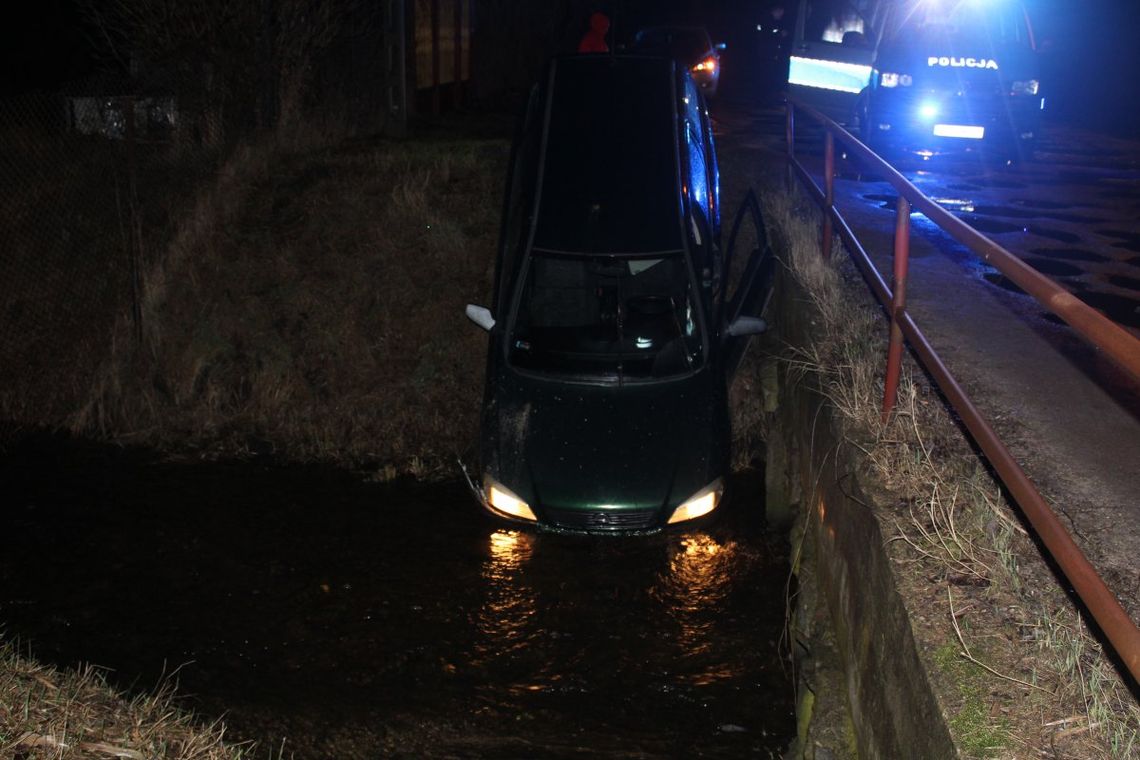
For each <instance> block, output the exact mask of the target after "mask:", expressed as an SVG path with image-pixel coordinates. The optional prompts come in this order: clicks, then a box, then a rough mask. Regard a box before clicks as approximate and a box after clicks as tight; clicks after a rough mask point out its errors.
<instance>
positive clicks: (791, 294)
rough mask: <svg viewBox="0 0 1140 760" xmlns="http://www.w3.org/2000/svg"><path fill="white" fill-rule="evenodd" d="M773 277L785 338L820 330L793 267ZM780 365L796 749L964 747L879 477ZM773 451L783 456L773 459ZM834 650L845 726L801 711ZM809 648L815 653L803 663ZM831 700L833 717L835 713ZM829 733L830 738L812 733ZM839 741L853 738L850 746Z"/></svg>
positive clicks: (774, 439) (945, 754)
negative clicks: (956, 736)
mask: <svg viewBox="0 0 1140 760" xmlns="http://www.w3.org/2000/svg"><path fill="white" fill-rule="evenodd" d="M778 278H779V279H780V281H779V282H778V284H777V290H776V292H777V300H776V302H775V303H773V306H775V307H776V309H775V311H774V313H775V315H776V319H775V320H774V321H775V323H776V329H777V331H778V334H777V335H776V336H775V337H776V339H777V340H778V341H779V343H781V344H783V345H784V346H792V347H794V346H802V345H806V344H807V343H806V342H807V341H809V340H811V338H812V333H813V330H814V325H813V322H812V319H811V305H810V302H809V300H808V299H807V298H806V297H805V295H804V294H803V292H802V291H801V290H800V289H799V287H798V285H797V283H796V282H795V281H794V279H793V278H792V277H790V276H788V274H787V273H786V272H781V273H780V274H779V275H778ZM778 374H779V379H778V385H779V388H778V393H779V401H778V408H777V410H776V412H775V414H774V416H773V418H772V426H771V431H770V434H769V442H768V468H767V469H768V473H769V476H768V494H767V499H768V502H769V504H770V508H771V509H773V510H775V512H774V516H775V518H776V520H777V521H779V517H780V514H781V513H782V514H784V515H788V516H795V518H796V525H795V528H794V529H793V531H792V541H793V548H794V550H795V551H794V556H796V557H797V558H798V559H797V564H798V567H795V568H793V569H794V570H795V571H796V573H797V577H798V579H799V583H798V587H799V593H798V596H797V604H796V611H795V617H794V621H793V630H794V631H795V633H796V636H797V651H796V654H797V660H798V661H799V662H800V663H801V667H800V676H801V677H800V686H801V687H802V688H801V698H800V699H799V707H798V709H799V710H800V711H801V715H800V716H799V722H800V724H801V731H800V741H799V742H798V743H797V747H796V748H795V749H794V750H793V753H792V755H793V756H794V757H796V758H818V757H825V756H826V757H834V756H838V755H843V754H848V753H849V752H852V751H853V752H857V754H858V757H860V758H930V759H936V758H953V757H957V756H958V752H957V749H956V748H955V746H954V742H953V740H952V739H951V734H950V730H949V728H948V727H947V725H946V721H945V719H944V718H943V715H942V712H941V710H940V708H939V704H938V700H937V698H936V697H935V694H934V692H933V690H932V688H931V685H930V679H929V676H928V674H927V672H926V670H925V668H924V665H923V662H922V660H921V659H920V657H919V654H918V650H917V647H916V645H915V640H914V636H913V634H912V631H911V623H910V619H909V616H908V613H907V609H906V606H905V604H904V602H903V599H902V597H901V596H900V593H899V591H898V588H897V585H896V580H895V576H894V572H893V570H892V567H891V563H890V559H889V557H888V556H887V552H886V548H885V546H884V532H883V530H882V527H881V525H880V523H879V519H878V517H877V516H876V510H875V508H874V504H873V502H872V501H871V500H870V498H869V497H868V493H871V492H874V491H875V489H873V488H866V487H864V485H863V484H862V483H861V482H860V477H861V476H860V475H859V470H860V468H859V467H858V461H859V457H860V456H861V453H860V452H859V451H858V450H857V449H856V448H855V447H853V446H848V445H845V444H844V436H843V434H842V430H841V429H840V426H839V423H838V421H837V420H836V419H835V418H834V416H833V414H832V410H831V407H830V404H829V402H828V400H827V399H826V398H824V397H822V396H821V395H820V394H819V393H817V392H816V391H815V390H813V389H812V388H810V387H808V383H807V382H798V383H797V382H792V380H791V379H790V378H789V376H788V373H787V372H786V371H785V367H784V366H781V369H780V372H779V373H778ZM778 463H783V464H784V465H786V466H774V465H777V464H778ZM796 505H798V509H796V508H795V506H796ZM829 652H833V653H834V654H833V655H832V659H836V660H837V664H836V666H835V668H833V669H834V670H837V671H838V678H837V679H835V680H837V681H838V683H839V688H840V689H841V690H842V691H843V693H844V696H845V698H846V699H845V701H846V710H847V712H848V715H847V720H848V721H849V727H848V728H847V729H846V730H843V729H837V728H836V727H835V726H834V725H832V727H831V728H830V730H828V731H822V730H820V729H819V728H818V727H813V726H811V725H810V723H811V715H810V714H803V713H811V712H812V711H813V708H815V712H816V714H817V715H818V703H819V697H820V696H822V695H821V692H820V684H819V683H816V684H814V685H811V684H805V683H804V678H803V676H804V674H807V673H813V672H814V673H819V672H820V671H823V672H826V670H827V666H826V665H825V664H824V663H825V661H826V660H827V659H828V657H827V655H828V653H829ZM813 660H819V662H813V664H812V665H811V666H810V667H804V666H803V665H802V663H803V662H805V661H813ZM824 677H825V676H824ZM809 692H810V694H809ZM805 696H807V698H804V697H805ZM832 699H834V696H832ZM834 712H835V710H834V709H832V715H831V716H830V717H828V718H826V720H828V721H830V722H831V723H832V724H834V722H835V715H834ZM822 734H828V735H829V737H830V741H829V742H828V741H825V742H822V743H821V742H818V741H813V740H811V738H810V737H811V736H813V735H822ZM844 734H849V736H847V737H846V738H845V739H844V736H843V735H844ZM836 742H839V744H840V746H838V747H836V746H834V745H835V743H836ZM828 743H831V744H832V746H831V747H830V748H828V747H827V744H828ZM844 744H847V745H853V746H850V747H849V748H848V749H847V751H846V752H845V750H844V747H843V746H842V745H844ZM817 747H819V748H822V751H821V752H817V751H816V749H817Z"/></svg>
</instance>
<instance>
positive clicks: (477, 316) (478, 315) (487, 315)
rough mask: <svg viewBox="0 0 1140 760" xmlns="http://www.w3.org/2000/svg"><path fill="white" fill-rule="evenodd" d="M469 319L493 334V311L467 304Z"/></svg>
mask: <svg viewBox="0 0 1140 760" xmlns="http://www.w3.org/2000/svg"><path fill="white" fill-rule="evenodd" d="M467 318H468V319H470V320H471V321H472V322H474V323H475V324H477V325H479V326H480V327H482V328H483V329H484V330H486V331H487V332H491V328H492V327H494V326H495V318H494V317H492V316H491V310H490V309H488V308H487V307H485V306H476V305H475V304H473V303H469V304H467Z"/></svg>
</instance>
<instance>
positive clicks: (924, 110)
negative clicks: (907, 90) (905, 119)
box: [918, 101, 939, 121]
mask: <svg viewBox="0 0 1140 760" xmlns="http://www.w3.org/2000/svg"><path fill="white" fill-rule="evenodd" d="M938 110H939V109H938V104H937V103H935V102H933V101H927V102H925V103H923V104H922V105H920V106H919V107H918V115H919V116H921V117H922V118H924V119H927V120H928V121H929V120H931V119H934V118H935V117H937V116H938Z"/></svg>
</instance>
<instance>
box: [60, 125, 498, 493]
mask: <svg viewBox="0 0 1140 760" xmlns="http://www.w3.org/2000/svg"><path fill="white" fill-rule="evenodd" d="M506 157H507V148H506V145H505V143H502V142H500V141H494V140H446V139H437V140H423V141H408V142H402V143H395V142H379V143H373V144H354V145H348V146H341V147H337V148H326V149H322V150H317V151H313V150H308V151H285V150H280V149H272V148H269V147H266V148H261V149H246V150H243V151H239V152H238V153H236V154H235V155H234V156H233V157H232V158H231V159H230V160H229V161H228V162H227V163H226V164H225V165H224V166H223V168H222V170H221V172H220V174H219V176H218V178H217V180H216V182H215V183H214V184H213V186H212V187H209V188H207V189H206V190H204V191H203V192H202V193H201V194H200V195H199V197H198V199H197V202H196V204H195V205H194V206H193V207H192V208H190V209H189V211H188V212H187V213H186V214H185V216H184V218H183V219H182V220H180V223H179V225H178V230H177V233H176V234H175V235H174V236H173V237H172V240H171V242H170V243H169V244H168V246H166V248H165V249H164V250H162V251H160V252H158V255H154V256H152V257H150V260H151V261H152V262H153V263H152V264H151V266H149V267H148V269H147V270H146V272H145V276H144V282H143V292H144V299H143V313H142V324H143V339H142V342H141V344H136V343H135V342H134V341H133V340H132V335H131V330H130V325H129V324H128V323H127V321H126V320H125V319H121V320H120V321H119V324H118V325H117V326H116V328H115V331H114V337H113V341H112V348H111V353H110V356H109V358H108V359H107V360H106V361H104V362H103V363H102V365H101V366H100V368H99V369H98V371H97V372H96V374H95V376H94V378H93V379H92V382H91V383H90V384H89V386H88V387H87V388H86V389H85V391H84V393H83V395H82V396H81V397H80V398H78V399H77V401H78V403H77V405H76V411H75V412H74V413H73V414H71V415H70V416H69V417H68V418H67V420H66V425H67V427H68V428H69V429H71V430H72V431H73V432H76V433H78V434H82V435H90V436H95V437H98V438H101V439H109V440H114V441H118V442H128V443H132V444H141V445H147V446H151V447H155V448H158V449H163V450H173V451H181V452H187V451H191V452H195V453H199V454H214V455H223V454H224V455H243V454H248V453H257V454H273V455H276V456H279V457H282V458H286V459H290V460H295V461H300V460H305V461H313V460H321V461H333V462H337V463H342V464H346V465H350V466H357V467H365V468H374V469H376V470H377V471H378V472H379V473H380V474H381V475H389V476H390V475H395V474H398V473H411V474H415V475H428V474H431V473H434V472H439V471H441V470H444V469H446V468H450V467H452V466H453V464H454V461H455V457H456V456H457V455H458V454H461V453H462V452H463V451H464V450H466V449H467V448H468V447H469V445H470V441H471V437H472V435H473V432H474V430H475V428H476V425H477V410H478V403H479V400H480V398H481V384H482V364H483V360H484V351H485V340H486V338H485V335H484V333H482V332H481V331H480V330H478V329H477V328H475V327H474V326H472V325H471V324H470V323H469V322H468V321H467V320H466V319H465V318H464V316H463V307H464V304H465V303H467V302H468V301H486V300H487V294H488V292H489V283H490V267H491V264H492V262H493V252H494V245H495V238H496V235H497V231H498V228H497V224H498V203H499V198H500V197H501V185H502V176H503V171H504V167H505V163H506Z"/></svg>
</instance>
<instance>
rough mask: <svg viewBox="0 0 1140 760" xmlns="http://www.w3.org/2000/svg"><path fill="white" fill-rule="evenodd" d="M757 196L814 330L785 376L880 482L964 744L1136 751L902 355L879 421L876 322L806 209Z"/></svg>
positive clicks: (1091, 752) (952, 427)
mask: <svg viewBox="0 0 1140 760" xmlns="http://www.w3.org/2000/svg"><path fill="white" fill-rule="evenodd" d="M764 197H765V203H766V209H765V213H766V216H767V218H768V219H769V220H770V223H773V224H774V226H775V227H776V228H777V233H778V234H779V236H780V239H781V245H780V246H779V250H783V251H787V252H788V254H787V255H788V260H787V261H786V262H785V264H786V265H787V266H788V267H789V269H790V270H791V272H792V276H793V277H794V278H795V279H796V280H797V281H798V282H799V283H800V285H801V286H802V288H803V290H804V291H805V292H806V293H807V294H808V297H809V298H810V299H811V302H812V303H811V304H810V307H811V309H812V310H813V311H814V313H815V316H816V321H817V324H818V325H819V327H820V330H819V334H820V336H822V339H821V340H819V341H818V342H817V343H815V344H814V345H811V346H787V347H785V355H784V361H785V362H786V367H787V376H788V377H789V378H790V379H791V380H792V381H793V382H802V383H807V384H809V385H810V387H812V388H814V389H815V390H817V391H818V392H820V393H822V394H823V395H825V396H826V397H827V398H828V399H829V400H830V401H831V403H832V404H833V406H834V407H835V408H836V409H837V410H838V411H839V412H840V415H841V418H842V425H843V428H844V431H845V441H846V443H847V444H848V445H851V446H853V447H855V448H856V449H858V450H859V451H860V452H861V455H862V456H861V460H862V461H863V462H864V467H865V471H866V474H867V475H868V480H869V481H870V482H874V483H877V484H879V485H880V486H881V493H879V494H877V495H876V512H877V514H879V516H880V520H881V521H882V522H883V530H884V533H885V534H886V535H890V536H891V538H890V539H889V547H888V548H889V551H890V556H891V558H892V560H893V562H894V563H895V566H896V568H897V576H898V578H899V581H900V585H901V587H902V590H903V593H904V597H905V598H906V599H907V600H908V606H909V607H910V608H911V612H912V627H913V629H914V631H915V635H916V638H917V639H918V640H919V642H920V644H919V647H920V650H921V651H924V652H926V654H927V656H929V657H930V658H931V663H930V664H931V669H932V672H934V673H935V674H936V677H935V679H934V681H935V686H936V690H938V692H939V694H940V699H941V700H942V703H943V705H944V708H945V709H946V711H947V716H948V718H949V720H950V724H951V728H952V730H953V732H954V734H955V738H956V740H957V742H958V745H959V748H960V749H961V751H962V752H963V754H964V755H966V756H969V757H1003V758H1004V757H1010V758H1040V757H1049V758H1062V757H1064V758H1103V757H1114V758H1123V757H1140V706H1138V705H1137V702H1136V699H1135V697H1134V696H1133V694H1132V693H1131V692H1130V691H1129V688H1128V686H1127V685H1126V684H1125V682H1124V681H1123V680H1122V679H1121V676H1120V674H1119V673H1118V672H1117V671H1116V670H1115V669H1114V668H1113V666H1112V664H1111V662H1110V661H1109V660H1108V658H1107V657H1106V655H1105V652H1104V651H1103V650H1102V648H1101V645H1100V644H1099V643H1098V642H1097V640H1096V639H1095V638H1094V637H1093V636H1091V635H1090V634H1089V632H1088V630H1087V628H1086V626H1085V624H1084V621H1083V619H1082V617H1081V614H1080V613H1079V612H1078V610H1077V609H1076V608H1075V607H1074V606H1073V605H1072V603H1071V602H1070V600H1069V599H1068V598H1067V597H1066V596H1065V594H1064V593H1063V591H1062V590H1061V589H1060V588H1059V587H1058V585H1057V583H1056V581H1055V580H1054V578H1053V576H1052V575H1051V573H1050V572H1049V570H1048V569H1047V568H1046V566H1045V565H1044V563H1043V561H1042V559H1041V557H1040V555H1039V554H1038V552H1037V549H1036V548H1035V546H1034V544H1033V543H1032V542H1031V540H1030V539H1029V538H1028V536H1027V535H1026V532H1025V530H1024V529H1023V528H1022V526H1021V523H1020V521H1019V519H1018V517H1017V514H1016V512H1015V510H1014V509H1013V508H1011V506H1010V504H1009V503H1007V502H1006V500H1005V498H1004V496H1003V492H1002V490H1001V488H1000V486H999V485H998V484H997V483H996V482H995V481H994V479H993V478H992V477H991V475H990V473H989V472H988V470H987V469H986V467H985V465H984V463H983V462H982V461H980V460H979V459H978V457H977V456H976V454H975V453H974V451H973V450H972V448H971V447H970V445H969V443H968V442H967V441H966V439H965V437H964V435H963V433H962V431H961V429H960V428H959V426H958V425H957V424H956V422H955V421H954V418H953V417H952V415H951V414H950V412H949V411H948V408H947V407H946V405H945V404H944V402H943V401H942V399H941V397H940V396H938V394H937V392H936V391H935V390H933V389H932V388H931V386H930V385H929V383H928V381H927V379H926V378H925V376H924V375H922V374H921V372H920V371H919V370H918V369H917V368H916V367H915V366H914V364H913V363H912V362H910V361H909V359H908V361H907V362H905V363H904V372H903V377H902V380H901V384H900V391H899V403H898V407H897V411H896V413H895V414H894V415H893V416H892V418H891V419H890V420H889V421H888V422H887V423H886V424H883V423H882V422H881V421H880V406H881V399H882V392H883V390H882V389H883V379H882V376H883V370H884V366H883V365H884V362H885V356H886V348H885V346H886V333H887V330H886V321H885V320H884V318H883V316H882V312H881V310H880V309H879V308H878V306H877V305H876V304H875V303H874V302H873V300H872V299H871V296H870V295H869V292H868V290H867V288H866V285H865V284H864V283H863V282H862V280H861V278H860V277H859V275H858V274H857V272H856V271H855V270H854V267H853V265H851V264H850V262H849V260H848V259H847V257H846V255H844V254H842V253H837V255H836V263H826V262H823V261H822V259H821V257H820V255H819V245H818V229H819V223H818V219H819V216H818V212H817V211H816V210H815V208H814V206H813V205H811V204H810V202H809V201H807V200H806V199H805V198H803V197H801V196H799V195H795V194H788V193H785V192H782V191H780V190H778V189H771V190H770V191H769V192H767V193H766V194H765V196H764ZM834 250H836V251H837V252H841V251H842V247H841V246H840V244H839V243H838V241H837V242H836V245H835V249H834Z"/></svg>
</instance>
